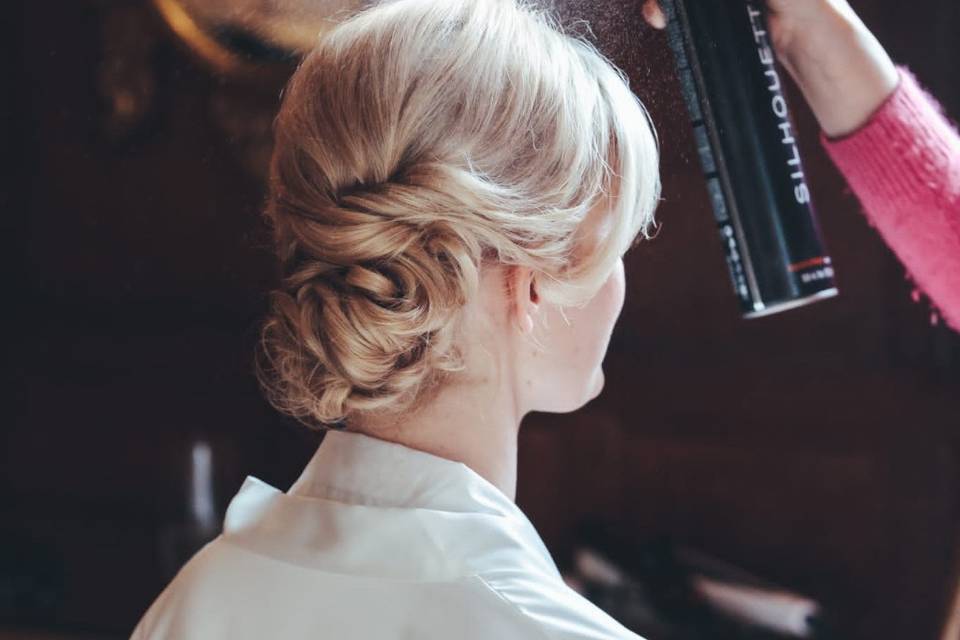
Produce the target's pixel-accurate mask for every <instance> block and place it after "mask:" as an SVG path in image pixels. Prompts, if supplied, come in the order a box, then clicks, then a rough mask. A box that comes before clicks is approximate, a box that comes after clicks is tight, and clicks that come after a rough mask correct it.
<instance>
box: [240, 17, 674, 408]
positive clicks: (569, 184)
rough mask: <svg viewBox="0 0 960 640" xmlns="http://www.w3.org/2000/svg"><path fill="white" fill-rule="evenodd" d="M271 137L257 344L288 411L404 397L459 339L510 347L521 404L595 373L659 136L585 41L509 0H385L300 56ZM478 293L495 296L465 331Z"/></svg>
mask: <svg viewBox="0 0 960 640" xmlns="http://www.w3.org/2000/svg"><path fill="white" fill-rule="evenodd" d="M275 145H276V146H275V149H274V153H273V158H272V163H271V176H270V185H269V187H270V193H269V198H268V201H267V207H266V211H265V214H266V216H267V218H268V220H269V222H270V223H271V226H272V227H273V230H274V236H275V241H276V248H277V252H278V256H279V258H280V264H281V268H282V282H281V285H280V287H279V288H278V289H277V290H275V291H274V292H272V295H271V300H272V307H271V312H270V314H269V316H268V318H267V320H266V322H265V324H264V326H263V329H262V333H261V343H260V348H259V349H258V356H263V358H260V357H258V359H257V374H258V377H259V379H260V381H261V384H262V386H263V388H264V390H265V392H266V394H267V397H268V399H269V400H270V401H271V402H272V403H273V404H274V406H276V407H277V408H278V409H280V410H281V411H284V412H286V413H289V414H291V415H294V416H295V417H297V418H299V419H300V420H301V421H303V422H305V423H306V424H309V425H330V424H331V423H337V422H340V423H343V424H347V425H349V424H350V422H351V421H352V420H353V419H354V418H356V417H358V416H362V415H363V414H365V413H370V414H373V413H401V412H408V411H410V410H413V409H415V408H416V407H417V406H419V405H421V404H422V403H424V402H428V401H429V399H430V397H431V396H432V395H433V393H434V392H436V391H438V390H439V389H440V388H442V386H443V385H444V383H445V382H446V381H448V380H449V379H450V377H451V376H453V375H456V374H457V373H458V372H461V371H463V370H464V369H465V367H466V366H467V360H466V353H467V352H468V351H470V350H471V349H472V346H470V345H473V346H477V344H476V343H477V342H478V341H483V342H487V344H481V345H479V346H481V347H482V348H483V349H484V350H485V351H487V352H489V351H491V350H493V351H505V350H507V349H512V355H513V356H514V359H515V358H516V356H517V355H518V353H530V354H531V355H530V358H531V359H530V360H529V361H527V360H520V361H516V362H517V364H516V368H517V369H520V370H522V371H513V372H512V373H511V375H512V376H514V377H516V379H517V380H521V379H524V378H523V376H524V375H526V376H527V379H529V377H530V376H531V375H535V376H536V384H533V385H531V388H532V387H537V388H539V389H540V390H537V391H534V390H531V391H530V392H529V394H528V395H529V398H530V401H529V402H530V405H529V406H528V407H527V410H545V411H563V410H572V409H574V408H576V406H579V404H582V400H581V401H580V402H579V404H577V400H578V398H579V396H576V397H575V396H572V395H571V394H570V393H567V394H566V395H565V397H564V398H559V399H555V400H553V401H551V400H550V399H549V397H550V396H551V394H558V393H562V391H560V389H561V388H562V389H566V390H567V391H568V392H569V391H570V390H571V388H572V387H578V386H579V387H580V388H581V393H580V395H583V394H584V393H585V394H587V396H588V397H586V398H585V399H589V398H590V397H593V395H595V394H596V392H598V391H599V387H598V386H597V385H598V381H597V376H598V375H599V361H600V360H602V357H603V351H604V350H605V349H606V344H607V340H608V339H609V333H610V331H611V330H612V328H613V323H614V322H615V321H616V316H617V314H619V311H620V308H621V306H622V302H623V264H622V261H621V257H622V255H623V254H624V253H625V252H626V250H627V249H629V248H630V247H631V246H633V245H634V244H635V243H636V242H637V241H638V240H639V237H640V236H643V237H650V236H649V233H648V232H649V229H650V227H651V226H652V225H653V214H654V210H655V208H656V205H657V203H658V201H659V196H660V179H659V141H658V139H657V136H656V131H655V129H654V127H653V125H652V123H651V122H650V119H649V116H648V114H647V112H646V109H645V108H644V107H643V105H642V104H641V103H640V101H639V100H638V99H637V98H636V96H635V95H634V94H633V93H632V91H631V90H630V89H629V86H628V81H627V79H626V77H625V75H624V74H623V73H622V72H621V71H619V70H618V69H616V67H614V66H613V65H612V64H611V63H610V62H609V61H608V60H606V58H604V57H603V56H602V55H601V54H600V53H599V52H598V51H597V50H596V49H595V48H594V47H593V46H592V45H591V44H589V43H588V42H587V41H586V40H583V39H581V38H579V37H575V36H572V35H568V34H565V33H564V31H563V28H562V27H561V26H560V25H558V24H556V22H555V18H553V17H552V16H551V14H549V13H547V12H546V11H545V10H543V9H541V8H539V7H536V6H535V5H533V4H530V3H528V2H525V1H524V0H469V1H466V0H464V1H454V0H435V1H425V0H385V1H384V2H381V3H379V4H378V5H375V6H373V7H371V8H369V9H367V10H365V11H363V12H360V13H358V14H356V15H354V16H352V17H350V18H349V19H347V20H345V21H344V22H342V23H340V24H339V25H337V26H336V27H335V28H334V29H333V30H331V31H330V32H328V33H326V34H324V36H323V37H322V38H321V39H320V40H319V41H318V43H317V46H316V47H315V49H314V50H313V51H312V52H311V53H310V54H309V55H308V56H307V57H306V58H305V59H304V61H303V62H302V63H301V65H300V67H299V68H298V70H297V71H296V72H295V73H294V75H293V77H292V78H291V80H290V82H289V84H288V86H287V88H286V89H285V91H284V95H283V102H282V106H281V109H280V112H279V114H278V116H277V118H276V121H275ZM478 313H479V314H480V315H486V314H489V313H502V314H505V315H504V317H503V318H498V319H490V318H486V320H488V321H490V322H487V325H486V326H487V329H490V328H492V327H497V329H496V330H493V331H489V330H486V331H482V332H479V333H478V332H475V331H472V329H473V328H476V326H477V325H476V320H477V317H476V316H477V314H478ZM551 315H558V316H559V317H560V318H561V322H562V323H563V324H565V325H566V324H567V323H566V320H568V319H569V320H572V322H571V323H570V324H569V325H568V326H567V327H566V330H564V328H563V327H560V326H558V325H559V324H560V323H558V322H552V321H551V320H550V316H551ZM471 316H472V318H471ZM528 316H529V318H530V319H529V320H528V319H527V317H528ZM501 320H502V321H501ZM531 321H532V322H531ZM491 323H492V324H491ZM530 324H533V325H534V327H533V329H532V330H531V331H527V329H530ZM506 328H509V329H510V330H511V331H513V333H512V334H510V335H508V334H507V333H506V330H507V329H506ZM481 335H482V338H481ZM511 336H521V338H522V340H523V344H526V345H529V347H527V349H528V350H526V351H522V352H518V351H517V347H516V346H515V345H513V344H511V343H512V340H513V338H512V337H511ZM531 338H532V339H531ZM491 341H493V342H495V343H496V344H489V343H490V342H491ZM538 354H539V355H540V356H541V358H540V361H539V363H535V362H534V361H533V359H535V358H536V357H538ZM544 362H548V363H550V366H549V367H546V368H545V367H543V366H542V363H544ZM510 366H511V367H514V365H513V364H511V365H510ZM551 389H552V390H553V391H551ZM583 389H586V390H585V391H584V390H583ZM567 405H570V406H567ZM574 405H575V406H574Z"/></svg>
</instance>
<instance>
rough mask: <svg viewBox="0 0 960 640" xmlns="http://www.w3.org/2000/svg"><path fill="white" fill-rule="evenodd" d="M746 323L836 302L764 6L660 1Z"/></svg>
mask: <svg viewBox="0 0 960 640" xmlns="http://www.w3.org/2000/svg"><path fill="white" fill-rule="evenodd" d="M660 3H661V6H662V7H663V10H664V13H665V14H666V17H667V38H668V41H669V44H670V48H671V49H672V50H673V53H674V58H675V60H676V63H677V71H678V75H679V78H680V86H681V89H682V92H683V96H684V100H685V101H686V104H687V110H688V111H689V115H690V119H691V120H692V123H693V132H694V139H695V140H696V144H697V148H698V151H699V155H700V163H701V165H702V167H703V171H704V174H705V178H706V185H707V192H708V194H709V198H710V202H711V204H712V207H713V213H714V216H715V218H716V221H717V225H718V226H719V230H720V239H721V241H722V243H723V247H724V251H725V253H726V260H727V265H728V266H729V269H730V276H731V278H732V280H733V289H734V292H735V295H736V296H737V298H738V300H739V301H740V308H741V311H742V314H743V316H744V317H747V318H753V317H757V316H763V315H768V314H771V313H776V312H779V311H784V310H786V309H791V308H794V307H798V306H801V305H804V304H807V303H809V302H813V301H816V300H819V299H822V298H827V297H831V296H835V295H836V294H837V288H836V284H835V283H834V278H833V275H834V274H833V267H832V266H831V262H830V257H829V256H828V255H827V253H826V251H825V248H824V243H823V240H822V238H821V235H820V230H819V225H818V223H817V219H816V215H815V213H814V209H813V204H812V202H811V199H810V190H809V188H808V187H807V183H806V180H805V176H804V171H803V164H802V162H801V160H800V153H799V150H798V148H797V139H796V131H795V128H794V125H793V123H792V120H791V117H790V114H789V112H788V109H787V102H786V99H785V97H784V94H783V90H782V85H781V82H780V74H779V73H778V70H777V64H776V59H775V57H774V53H773V47H772V45H771V43H770V38H769V35H768V33H767V26H766V25H767V20H766V4H765V3H764V2H763V0H761V1H759V2H757V1H754V0H660Z"/></svg>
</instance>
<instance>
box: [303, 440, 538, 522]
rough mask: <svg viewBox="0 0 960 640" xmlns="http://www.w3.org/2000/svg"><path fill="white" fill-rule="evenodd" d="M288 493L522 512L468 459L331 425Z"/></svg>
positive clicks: (447, 508) (374, 503)
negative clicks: (416, 447)
mask: <svg viewBox="0 0 960 640" xmlns="http://www.w3.org/2000/svg"><path fill="white" fill-rule="evenodd" d="M287 493H288V494H289V495H301V496H313V497H318V498H328V499H332V500H338V501H341V502H347V503H350V504H365V505H371V506H382V507H418V508H425V509H436V510H439V511H454V512H477V513H489V514H495V515H504V516H513V517H517V516H521V517H523V515H522V513H521V512H520V510H519V508H518V507H517V506H516V504H515V503H514V502H513V501H512V500H510V499H509V498H508V497H507V496H506V495H505V494H504V493H503V492H502V491H501V490H500V489H499V487H497V486H496V485H494V484H493V483H492V482H490V481H489V480H487V479H486V478H484V477H483V476H481V475H480V474H478V473H477V472H475V471H474V470H473V469H471V468H470V467H469V466H467V465H466V464H464V463H462V462H457V461H455V460H450V459H447V458H443V457H440V456H437V455H434V454H432V453H428V452H426V451H421V450H419V449H413V448H411V447H408V446H406V445H403V444H400V443H397V442H391V441H389V440H383V439H380V438H376V437H373V436H370V435H367V434H364V433H359V432H356V431H340V430H333V429H331V430H329V431H328V432H327V433H326V435H324V437H323V441H322V442H321V444H320V446H319V447H318V448H317V450H316V453H314V455H313V457H312V458H311V459H310V461H309V462H308V463H307V465H306V467H305V468H304V469H303V472H302V473H301V474H300V477H299V478H297V480H296V481H295V482H294V483H293V485H291V487H290V489H289V491H288V492H287Z"/></svg>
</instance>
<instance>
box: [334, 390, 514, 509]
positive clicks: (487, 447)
mask: <svg viewBox="0 0 960 640" xmlns="http://www.w3.org/2000/svg"><path fill="white" fill-rule="evenodd" d="M495 378H496V376H490V375H481V376H473V377H462V376H461V377H460V378H458V379H457V381H456V382H455V383H451V384H447V385H445V386H444V387H443V388H442V389H441V390H440V391H439V392H438V393H437V395H436V397H435V398H434V399H433V400H432V401H431V402H430V403H429V404H428V405H427V406H425V407H422V408H421V409H419V410H418V411H416V412H414V413H410V414H406V415H403V416H400V417H379V416H378V417H377V418H375V419H371V418H367V419H365V421H364V422H363V423H362V424H358V425H356V426H351V428H353V429H356V430H358V431H362V432H364V433H367V434H369V435H372V436H374V437H377V438H381V439H383V440H389V441H392V442H398V443H400V444H403V445H405V446H408V447H410V448H413V449H419V450H421V451H426V452H428V453H432V454H434V455H436V456H440V457H442V458H447V459H449V460H456V461H457V462H462V463H463V464H465V465H467V466H468V467H470V468H471V469H472V470H473V471H475V472H476V473H477V474H479V475H480V476H482V477H483V478H484V479H486V480H487V481H489V482H490V483H492V484H493V485H494V486H496V487H497V488H498V489H500V491H502V492H503V494H504V495H506V496H507V497H508V498H509V499H510V500H511V501H515V500H516V489H517V436H518V433H519V427H520V421H521V419H522V418H523V412H522V411H520V410H519V409H518V407H517V404H518V403H517V401H516V398H515V397H514V394H513V391H512V386H511V385H510V384H509V381H502V384H501V385H500V387H497V386H496V385H495V384H494V382H493V381H494V380H495Z"/></svg>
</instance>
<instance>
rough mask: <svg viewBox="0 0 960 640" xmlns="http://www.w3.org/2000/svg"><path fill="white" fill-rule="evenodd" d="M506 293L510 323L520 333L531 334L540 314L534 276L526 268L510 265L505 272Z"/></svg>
mask: <svg viewBox="0 0 960 640" xmlns="http://www.w3.org/2000/svg"><path fill="white" fill-rule="evenodd" d="M507 291H508V295H509V297H510V314H511V315H510V320H511V322H512V323H513V324H514V326H516V327H517V328H518V329H519V330H520V332H521V333H531V332H532V331H533V326H534V319H535V318H536V317H537V316H538V315H539V313H540V293H539V291H538V290H537V278H536V274H534V272H533V270H532V269H530V268H528V267H519V266H515V265H512V266H511V267H510V268H509V269H508V270H507Z"/></svg>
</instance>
